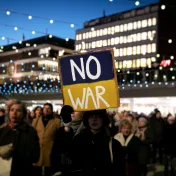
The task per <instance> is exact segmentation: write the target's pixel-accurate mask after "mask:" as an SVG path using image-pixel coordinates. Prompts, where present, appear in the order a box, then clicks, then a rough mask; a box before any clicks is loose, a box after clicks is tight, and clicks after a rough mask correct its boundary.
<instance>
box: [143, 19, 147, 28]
mask: <svg viewBox="0 0 176 176" xmlns="http://www.w3.org/2000/svg"><path fill="white" fill-rule="evenodd" d="M142 27H143V28H145V27H147V20H142Z"/></svg>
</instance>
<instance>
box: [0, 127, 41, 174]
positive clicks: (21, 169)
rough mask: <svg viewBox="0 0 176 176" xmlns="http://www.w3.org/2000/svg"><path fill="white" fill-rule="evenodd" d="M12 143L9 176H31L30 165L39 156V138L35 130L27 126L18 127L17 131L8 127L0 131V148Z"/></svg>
mask: <svg viewBox="0 0 176 176" xmlns="http://www.w3.org/2000/svg"><path fill="white" fill-rule="evenodd" d="M11 143H13V151H12V154H11V156H12V165H11V172H10V176H24V175H25V176H31V175H32V170H33V169H32V168H33V166H32V163H34V162H37V161H38V159H39V156H40V147H39V138H38V135H37V132H36V130H35V129H34V128H33V127H31V126H29V125H28V124H22V125H20V126H19V127H18V128H17V130H12V129H10V128H9V126H7V125H6V126H5V127H3V128H1V129H0V146H5V145H7V144H11Z"/></svg>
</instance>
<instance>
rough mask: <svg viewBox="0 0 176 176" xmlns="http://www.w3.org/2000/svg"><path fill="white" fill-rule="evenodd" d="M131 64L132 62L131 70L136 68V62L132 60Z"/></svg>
mask: <svg viewBox="0 0 176 176" xmlns="http://www.w3.org/2000/svg"><path fill="white" fill-rule="evenodd" d="M132 62H133V63H132V67H133V68H136V60H135V59H134V60H133V61H132Z"/></svg>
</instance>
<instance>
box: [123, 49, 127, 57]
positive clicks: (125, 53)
mask: <svg viewBox="0 0 176 176" xmlns="http://www.w3.org/2000/svg"><path fill="white" fill-rule="evenodd" d="M123 55H124V56H126V55H127V48H123Z"/></svg>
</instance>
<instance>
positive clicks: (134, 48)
mask: <svg viewBox="0 0 176 176" xmlns="http://www.w3.org/2000/svg"><path fill="white" fill-rule="evenodd" d="M136 53H137V49H136V46H133V55H136Z"/></svg>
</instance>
